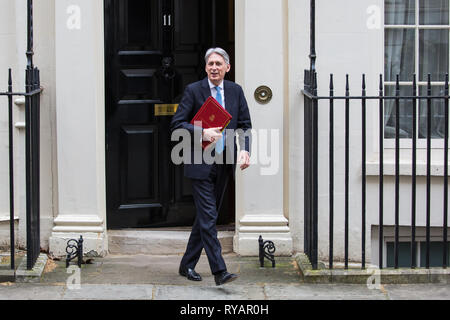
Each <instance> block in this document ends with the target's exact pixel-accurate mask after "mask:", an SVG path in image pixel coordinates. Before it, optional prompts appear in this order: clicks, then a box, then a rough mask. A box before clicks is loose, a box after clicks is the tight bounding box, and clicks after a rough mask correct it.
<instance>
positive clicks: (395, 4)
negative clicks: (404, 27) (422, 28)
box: [384, 0, 416, 25]
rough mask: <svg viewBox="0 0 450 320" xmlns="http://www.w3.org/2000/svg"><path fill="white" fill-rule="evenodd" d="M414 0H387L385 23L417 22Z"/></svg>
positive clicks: (385, 4)
mask: <svg viewBox="0 0 450 320" xmlns="http://www.w3.org/2000/svg"><path fill="white" fill-rule="evenodd" d="M415 9H416V5H415V1H414V0H385V1H384V23H385V24H397V25H398V24H415Z"/></svg>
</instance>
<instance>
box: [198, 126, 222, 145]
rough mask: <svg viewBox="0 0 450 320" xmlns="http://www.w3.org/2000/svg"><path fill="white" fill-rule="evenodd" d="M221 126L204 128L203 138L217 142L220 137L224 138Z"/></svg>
mask: <svg viewBox="0 0 450 320" xmlns="http://www.w3.org/2000/svg"><path fill="white" fill-rule="evenodd" d="M220 129H222V128H221V127H217V128H208V129H203V136H202V138H203V140H204V141H209V142H213V143H214V142H217V140H219V139H220V138H222V132H221V131H220Z"/></svg>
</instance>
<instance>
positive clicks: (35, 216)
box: [0, 0, 42, 270]
mask: <svg viewBox="0 0 450 320" xmlns="http://www.w3.org/2000/svg"><path fill="white" fill-rule="evenodd" d="M33 55H34V52H33V1H32V0H27V52H26V56H27V67H26V70H25V92H13V85H12V83H13V81H12V72H11V69H9V72H8V89H7V91H6V92H0V96H6V97H7V98H8V121H9V185H10V188H9V196H10V200H9V201H10V246H11V269H13V270H14V269H15V235H14V165H13V160H14V153H13V151H14V150H13V149H14V148H13V147H14V141H13V125H14V119H13V118H14V117H13V97H14V96H23V97H25V168H26V169H25V170H26V173H25V177H26V178H25V183H26V230H27V269H32V268H33V266H34V264H35V262H36V260H37V258H38V256H39V253H40V212H39V199H40V192H39V190H40V189H39V168H40V165H39V157H40V151H39V150H40V137H39V133H40V118H39V114H40V95H41V91H42V89H41V86H40V74H39V70H38V68H36V67H34V65H33Z"/></svg>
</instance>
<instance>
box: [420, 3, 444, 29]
mask: <svg viewBox="0 0 450 320" xmlns="http://www.w3.org/2000/svg"><path fill="white" fill-rule="evenodd" d="M419 23H420V24H434V25H436V24H448V0H420V2H419Z"/></svg>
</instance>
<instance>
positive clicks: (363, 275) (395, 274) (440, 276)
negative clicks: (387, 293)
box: [295, 253, 450, 286]
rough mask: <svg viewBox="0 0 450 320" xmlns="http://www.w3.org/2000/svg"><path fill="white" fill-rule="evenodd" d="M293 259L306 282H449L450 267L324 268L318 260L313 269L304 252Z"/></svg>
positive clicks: (372, 284)
mask: <svg viewBox="0 0 450 320" xmlns="http://www.w3.org/2000/svg"><path fill="white" fill-rule="evenodd" d="M295 261H296V262H297V264H298V267H299V269H300V272H301V276H302V278H303V281H304V282H306V283H349V284H367V285H368V286H375V285H380V284H412V283H442V284H447V283H450V269H444V268H429V269H425V268H416V269H410V268H399V269H392V268H386V269H381V270H380V269H378V268H377V267H368V268H367V269H364V270H363V269H361V268H359V269H358V268H355V269H352V268H349V269H346V270H345V269H339V268H335V269H331V270H330V269H326V268H325V264H324V263H320V262H319V269H318V270H313V268H312V265H311V262H310V261H309V258H308V256H307V255H306V254H304V253H298V254H297V255H296V256H295Z"/></svg>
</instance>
